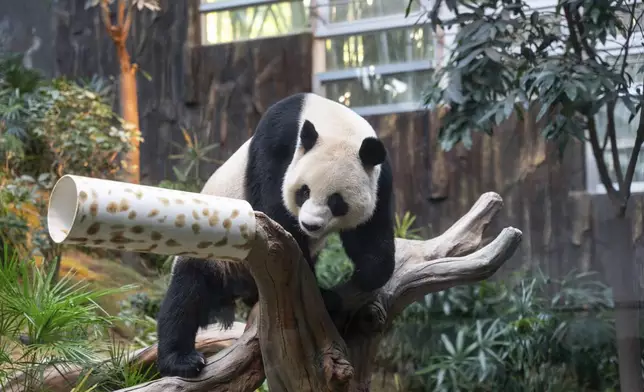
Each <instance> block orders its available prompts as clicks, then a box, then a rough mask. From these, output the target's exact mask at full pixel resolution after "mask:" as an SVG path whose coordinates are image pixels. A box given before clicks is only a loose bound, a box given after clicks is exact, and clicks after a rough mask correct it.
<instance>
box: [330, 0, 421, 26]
mask: <svg viewBox="0 0 644 392" xmlns="http://www.w3.org/2000/svg"><path fill="white" fill-rule="evenodd" d="M406 7H407V2H406V1H404V2H402V1H395V0H329V22H331V23H334V22H351V21H355V20H359V19H365V18H374V17H378V16H387V15H396V14H402V15H404V13H405V8H406ZM419 9H420V2H419V1H414V2H412V7H411V12H414V11H417V10H419Z"/></svg>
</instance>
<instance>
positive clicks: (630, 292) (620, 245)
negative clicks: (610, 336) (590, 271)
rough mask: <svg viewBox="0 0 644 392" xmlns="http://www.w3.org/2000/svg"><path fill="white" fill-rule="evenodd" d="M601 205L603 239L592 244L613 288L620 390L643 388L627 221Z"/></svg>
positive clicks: (634, 274)
mask: <svg viewBox="0 0 644 392" xmlns="http://www.w3.org/2000/svg"><path fill="white" fill-rule="evenodd" d="M602 207H607V206H601V207H599V208H595V211H596V214H597V222H596V224H595V226H596V227H597V230H598V238H602V239H603V241H602V242H601V243H598V244H596V249H597V254H598V256H599V260H601V262H602V265H604V268H605V271H606V273H607V278H608V280H609V284H610V286H611V287H612V289H613V296H614V301H615V332H616V337H617V355H618V363H619V384H620V390H622V391H644V382H643V380H642V369H641V358H642V349H641V342H640V336H639V335H640V327H639V321H640V320H639V317H640V315H639V313H640V312H639V304H640V290H639V283H638V279H637V277H638V276H639V274H640V272H639V268H638V265H637V261H636V260H635V252H634V249H633V240H632V238H633V237H632V233H631V227H630V221H629V220H628V219H626V217H625V216H623V215H622V216H620V215H621V214H615V210H614V209H612V208H602ZM602 211H606V214H602ZM626 216H628V215H626Z"/></svg>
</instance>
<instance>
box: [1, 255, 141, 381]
mask: <svg viewBox="0 0 644 392" xmlns="http://www.w3.org/2000/svg"><path fill="white" fill-rule="evenodd" d="M132 288H133V287H131V286H125V287H122V288H120V289H105V290H94V291H90V290H89V289H88V284H87V283H83V282H76V283H74V282H73V280H72V275H71V274H68V275H66V276H64V277H62V278H60V279H58V280H55V277H54V273H53V271H49V272H44V270H42V269H41V268H39V267H38V266H37V265H36V264H35V262H34V261H30V260H20V259H18V257H17V256H16V254H13V255H11V256H10V255H9V254H8V250H5V257H4V258H3V262H2V263H0V348H1V349H0V353H2V354H1V355H0V386H2V385H5V384H6V383H7V382H8V381H9V378H10V377H9V376H10V375H12V374H15V372H24V375H25V376H24V377H22V379H21V380H18V383H19V385H21V386H23V387H24V388H26V390H27V391H40V390H42V388H41V386H40V383H41V382H42V379H43V372H44V371H45V369H46V368H47V367H49V366H55V367H57V368H58V369H60V370H64V368H65V366H68V365H79V366H91V365H92V364H94V363H95V362H96V361H97V360H98V356H97V351H100V349H101V347H104V346H105V345H104V344H103V340H102V338H103V337H104V336H105V333H106V331H107V328H108V327H109V326H110V325H111V324H112V322H113V321H114V320H115V319H114V318H113V317H111V316H109V315H108V314H107V313H106V312H105V311H104V310H103V309H102V308H101V307H100V306H99V305H98V304H97V300H99V299H100V298H102V297H104V296H106V295H111V294H115V293H119V292H122V291H126V290H130V289H132Z"/></svg>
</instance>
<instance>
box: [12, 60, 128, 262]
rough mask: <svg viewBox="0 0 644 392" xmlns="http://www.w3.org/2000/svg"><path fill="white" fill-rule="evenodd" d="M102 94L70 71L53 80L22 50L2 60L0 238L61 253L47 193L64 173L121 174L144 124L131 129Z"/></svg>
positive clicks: (50, 254) (49, 254) (28, 249)
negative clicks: (50, 228) (68, 76)
mask: <svg viewBox="0 0 644 392" xmlns="http://www.w3.org/2000/svg"><path fill="white" fill-rule="evenodd" d="M89 84H90V85H92V86H93V87H92V88H93V89H94V90H97V91H99V92H100V94H98V93H96V92H94V91H92V90H89V89H86V88H82V87H80V86H79V85H77V84H76V83H73V82H71V81H68V80H65V79H62V78H61V79H54V80H51V81H45V80H43V79H41V77H40V75H38V74H37V73H36V72H35V71H32V70H28V69H25V68H23V67H22V65H21V61H20V57H19V56H12V57H9V58H8V59H5V60H3V61H0V224H2V225H3V226H5V227H7V229H8V230H2V232H1V233H0V239H1V240H2V242H4V243H7V244H9V245H10V246H12V247H13V248H15V249H17V250H19V251H21V252H22V254H23V256H24V257H27V258H28V257H30V255H31V254H33V252H34V251H38V252H39V253H41V254H42V255H43V256H44V257H45V258H46V259H47V260H52V261H53V260H56V259H57V258H58V256H59V255H60V249H59V247H58V246H57V245H56V244H54V243H53V242H51V239H50V238H49V236H48V235H47V233H46V230H45V229H46V225H45V224H46V222H45V217H46V208H47V202H48V200H47V195H48V193H49V191H50V190H51V187H52V186H53V184H54V183H55V182H56V180H57V179H58V178H59V177H60V176H61V175H63V174H78V175H84V176H90V177H99V178H108V179H114V178H116V177H117V174H118V171H119V170H120V168H121V161H120V159H119V157H120V156H122V155H124V154H126V153H127V152H128V151H129V148H130V137H131V136H133V135H135V134H136V135H138V132H136V131H131V130H127V129H125V128H124V127H123V126H122V124H123V122H122V120H121V119H120V118H118V117H117V116H116V115H115V114H114V113H113V111H112V109H111V105H109V104H108V103H107V102H106V97H107V96H108V95H109V90H107V89H106V86H105V85H104V84H101V82H99V80H98V79H94V80H93V81H90V83H89Z"/></svg>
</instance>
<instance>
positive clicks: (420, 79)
mask: <svg viewBox="0 0 644 392" xmlns="http://www.w3.org/2000/svg"><path fill="white" fill-rule="evenodd" d="M430 73H431V71H430V70H426V71H417V72H406V73H400V74H389V75H379V74H368V72H365V74H364V76H363V77H360V78H356V79H344V80H334V81H331V82H324V83H323V84H322V87H323V88H324V89H325V95H326V97H327V98H329V99H333V100H337V101H338V102H340V103H342V104H344V105H347V106H350V107H358V106H372V105H384V104H399V103H409V102H411V103H418V104H419V107H420V105H421V104H422V97H423V94H424V93H425V92H426V91H427V88H428V87H429V80H430V78H429V77H430Z"/></svg>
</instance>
